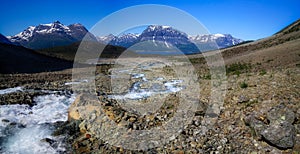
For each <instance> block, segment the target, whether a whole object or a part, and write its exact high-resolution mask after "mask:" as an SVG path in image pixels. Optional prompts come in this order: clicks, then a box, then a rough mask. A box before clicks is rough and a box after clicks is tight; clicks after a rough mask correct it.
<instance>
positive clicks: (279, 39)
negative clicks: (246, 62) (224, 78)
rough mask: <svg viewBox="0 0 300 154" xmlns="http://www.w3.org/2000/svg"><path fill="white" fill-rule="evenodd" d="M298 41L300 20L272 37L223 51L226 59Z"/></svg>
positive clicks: (299, 37)
mask: <svg viewBox="0 0 300 154" xmlns="http://www.w3.org/2000/svg"><path fill="white" fill-rule="evenodd" d="M297 39H300V20H297V21H295V22H294V23H292V24H290V25H289V26H287V27H285V28H283V29H282V30H280V31H279V32H277V33H276V34H274V35H272V36H270V37H267V38H264V39H260V40H257V41H254V42H251V43H246V44H241V45H238V46H235V47H232V48H228V49H223V50H222V52H223V55H224V56H226V57H228V56H235V55H237V54H242V53H244V52H253V51H255V50H261V49H266V48H269V47H273V46H276V45H280V44H283V43H286V42H289V41H292V40H297ZM299 54H300V53H299Z"/></svg>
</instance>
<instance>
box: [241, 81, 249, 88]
mask: <svg viewBox="0 0 300 154" xmlns="http://www.w3.org/2000/svg"><path fill="white" fill-rule="evenodd" d="M240 87H241V88H242V89H245V88H247V87H248V84H247V83H246V82H245V81H244V82H242V83H241V84H240Z"/></svg>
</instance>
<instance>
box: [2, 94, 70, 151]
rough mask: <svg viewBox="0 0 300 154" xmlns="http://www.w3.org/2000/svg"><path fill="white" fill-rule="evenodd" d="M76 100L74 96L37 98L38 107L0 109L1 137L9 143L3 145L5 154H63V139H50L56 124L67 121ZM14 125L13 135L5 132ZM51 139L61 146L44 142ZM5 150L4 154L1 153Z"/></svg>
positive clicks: (7, 107) (20, 106) (44, 96)
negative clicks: (68, 112)
mask: <svg viewBox="0 0 300 154" xmlns="http://www.w3.org/2000/svg"><path fill="white" fill-rule="evenodd" d="M74 100H75V95H74V94H72V95H57V94H49V95H43V96H38V97H36V98H34V102H36V105H35V106H33V107H30V106H28V105H19V104H16V105H2V106H0V132H1V133H0V137H2V138H4V139H5V140H6V141H7V142H5V143H2V145H1V149H0V152H2V153H58V152H59V151H64V149H63V146H62V143H61V142H62V139H61V138H59V137H53V136H51V133H52V132H53V130H54V128H53V126H52V125H53V123H55V122H58V121H66V120H67V111H68V107H69V106H70V104H71V103H72V102H73V101H74ZM13 123H15V124H17V125H22V127H17V128H16V130H14V132H13V134H7V133H6V131H7V129H8V128H9V127H11V125H12V124H13ZM45 138H49V139H51V140H53V141H55V142H57V144H58V145H56V147H55V148H54V147H52V146H50V144H49V143H48V142H45V141H42V140H43V139H45ZM1 150H2V151H1Z"/></svg>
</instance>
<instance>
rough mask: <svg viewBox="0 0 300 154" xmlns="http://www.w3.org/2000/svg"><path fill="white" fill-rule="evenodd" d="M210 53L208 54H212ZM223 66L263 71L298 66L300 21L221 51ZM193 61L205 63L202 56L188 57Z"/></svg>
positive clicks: (299, 64) (299, 59)
mask: <svg viewBox="0 0 300 154" xmlns="http://www.w3.org/2000/svg"><path fill="white" fill-rule="evenodd" d="M214 52H216V51H210V52H209V53H208V54H212V55H213V54H214ZM221 54H222V55H223V59H224V61H225V64H227V65H230V64H234V63H247V64H251V66H253V68H255V69H260V70H265V69H273V68H287V67H299V66H300V20H298V21H296V22H294V23H293V24H290V25H289V26H287V27H285V28H283V29H282V30H281V31H279V32H277V33H276V34H274V35H272V36H270V37H267V38H264V39H260V40H257V41H254V42H249V43H245V44H240V45H237V46H234V47H230V48H226V49H222V50H221ZM188 57H189V58H190V59H194V60H193V61H199V62H206V61H205V59H204V57H203V55H202V54H195V55H189V56H188ZM197 58H202V59H197Z"/></svg>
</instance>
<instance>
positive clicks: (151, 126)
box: [0, 65, 300, 154]
mask: <svg viewBox="0 0 300 154" xmlns="http://www.w3.org/2000/svg"><path fill="white" fill-rule="evenodd" d="M157 66H159V65H157ZM158 68H159V69H157V68H155V69H149V68H146V69H145V68H143V69H139V70H138V69H136V70H135V71H132V70H129V72H126V70H125V69H124V70H118V68H117V67H115V69H114V70H113V69H111V67H107V66H105V67H102V68H101V69H100V71H99V72H100V73H99V72H98V73H99V74H101V75H99V76H96V85H97V87H96V88H97V89H96V93H95V95H89V94H88V93H86V92H84V93H83V94H80V93H79V92H80V91H77V92H76V91H74V90H73V89H72V85H74V84H78V85H80V84H82V85H84V84H87V83H88V79H86V80H81V81H71V70H65V71H61V72H53V73H38V74H33V75H26V74H15V75H1V78H0V80H1V85H0V87H1V90H0V100H1V106H0V111H1V113H0V118H1V122H0V123H1V137H0V139H1V142H0V147H1V148H0V152H4V153H9V152H12V151H11V150H10V149H12V148H13V147H17V146H19V147H20V149H22V147H29V146H27V144H28V143H31V145H39V146H38V147H41V149H40V148H37V146H33V147H32V148H35V149H37V150H38V151H37V152H43V151H44V152H45V149H48V151H47V150H46V152H51V153H60V152H66V151H68V152H69V151H73V152H75V153H211V152H215V153H253V154H254V153H281V152H287V153H292V152H299V151H300V130H299V129H300V121H299V117H300V104H299V100H300V99H299V98H300V97H299V96H300V94H299V85H300V83H299V82H300V80H299V79H300V76H299V74H300V72H299V68H298V67H289V68H284V69H270V70H265V71H264V72H262V71H248V72H241V73H239V74H228V76H227V88H226V95H225V99H224V104H223V105H222V106H221V110H220V114H213V113H209V112H207V108H209V106H210V105H211V96H210V94H211V87H212V85H211V80H210V78H209V77H208V76H207V75H206V74H207V73H208V72H207V71H205V69H203V70H202V69H197V70H198V71H197V72H198V73H199V80H198V81H199V83H198V84H199V85H200V86H199V87H200V89H199V90H200V94H199V97H200V98H199V99H198V101H196V102H197V108H195V112H193V116H192V118H191V121H190V122H189V123H188V124H186V125H184V127H182V129H180V132H178V133H176V135H173V134H167V133H168V132H166V134H164V135H165V136H168V140H166V142H165V143H163V144H161V145H157V144H155V143H153V145H152V146H153V147H152V148H150V149H145V150H138V149H136V150H130V149H126V148H124V147H122V146H120V143H119V142H118V138H116V137H117V136H113V137H109V136H108V137H106V138H104V139H103V135H99V133H106V135H109V134H110V133H111V134H113V133H116V132H118V131H124V132H126V133H129V134H130V133H132V132H136V131H138V130H155V129H156V128H162V127H161V126H164V125H166V123H167V122H168V121H170V120H172V117H176V116H175V115H176V113H177V112H178V111H180V108H179V106H180V102H181V101H182V100H180V99H181V98H182V97H183V98H184V99H183V100H185V98H186V96H182V95H181V93H184V91H185V90H187V87H186V86H187V85H188V82H186V81H187V80H185V79H183V80H182V79H179V78H176V77H174V72H173V71H171V68H169V67H160V66H159V67H158ZM182 68H184V67H182ZM153 70H155V71H153ZM199 70H201V71H199ZM116 71H121V72H116ZM122 71H123V72H122ZM124 71H125V73H124ZM113 72H115V73H113ZM116 73H120V74H116ZM122 76H124V78H125V79H126V84H119V85H114V84H113V83H122V82H117V81H121V80H123V78H122ZM128 79H130V80H128ZM110 81H115V82H110ZM124 81H125V80H124ZM112 87H114V89H112ZM11 88H12V89H11ZM75 97H76V99H75ZM193 97H197V96H193ZM193 97H192V98H193ZM160 98H163V100H164V101H163V103H162V102H159V100H160ZM47 100H51V101H47ZM67 100H68V101H67ZM73 100H75V101H73ZM126 100H127V101H126ZM147 100H148V101H147ZM156 100H157V101H156ZM191 100H192V99H191ZM47 102H48V103H49V104H47ZM71 102H72V104H71ZM122 102H123V103H126V102H129V105H128V104H125V106H124V104H122ZM149 102H157V103H161V104H160V105H159V106H154V107H155V108H153V109H151V108H147V109H149V110H150V111H153V112H150V113H146V111H145V110H138V109H142V108H134V109H132V107H134V106H136V105H139V104H141V105H142V106H143V105H147V103H149ZM44 103H46V104H44ZM61 103H62V104H64V103H66V104H65V105H66V106H65V107H61V106H60V105H62V104H61ZM130 103H132V104H131V105H132V106H130ZM17 104H19V105H17ZM55 105H58V106H55ZM69 106H71V107H70V108H69ZM44 107H47V108H44ZM126 107H127V108H126ZM151 107H153V106H151ZM66 108H67V109H68V110H69V111H68V112H67V111H66V110H65V109H66ZM60 109H63V110H60ZM20 110H22V112H21V111H20ZM38 111H39V112H38ZM56 111H57V112H56ZM60 111H61V112H60ZM134 111H135V112H134ZM137 111H139V112H137ZM39 113H43V114H39ZM52 113H53V114H52ZM59 115H60V116H61V117H60V118H55V117H57V116H59ZM102 115H105V117H103V116H102ZM67 116H68V121H66V120H67ZM207 118H214V119H216V121H214V122H211V123H212V127H209V128H207V130H205V128H204V127H203V125H202V124H203V123H202V122H203V119H207ZM47 119H48V120H47ZM53 119H55V120H53ZM105 122H113V123H110V124H109V123H105ZM103 123H105V124H103ZM113 124H115V125H113ZM114 126H117V127H114ZM170 126H171V125H170ZM112 128H115V129H112ZM120 128H122V129H120ZM167 128H169V127H167ZM29 130H31V131H29ZM41 130H43V131H42V132H44V133H41V135H39V133H40V131H41ZM160 131H162V130H160V129H157V130H156V132H154V133H157V134H159V133H160ZM26 132H27V133H26ZM28 132H31V133H28ZM203 132H205V133H203ZM24 134H27V136H22V135H24ZM174 134H175V133H174ZM154 135H156V134H154ZM36 136H37V137H36ZM119 137H122V136H119ZM20 139H24V140H20ZM106 139H111V140H109V141H107V140H106ZM119 139H121V138H119ZM128 139H129V140H128V141H129V142H132V141H130V139H132V138H128ZM16 140H18V141H19V142H14V141H16ZM28 141H30V142H28ZM13 142H14V144H13ZM24 142H26V144H24ZM113 143H115V145H118V146H115V145H114V144H113ZM124 144H125V143H124ZM20 145H21V146H20ZM127 147H128V146H127ZM138 147H141V146H138ZM53 149H54V151H52V150H53Z"/></svg>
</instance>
